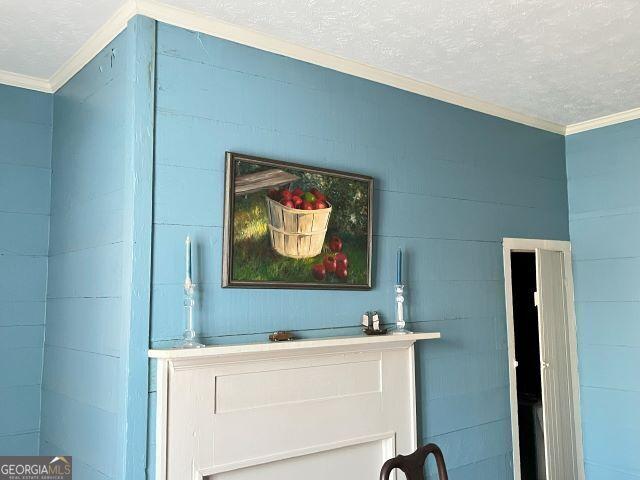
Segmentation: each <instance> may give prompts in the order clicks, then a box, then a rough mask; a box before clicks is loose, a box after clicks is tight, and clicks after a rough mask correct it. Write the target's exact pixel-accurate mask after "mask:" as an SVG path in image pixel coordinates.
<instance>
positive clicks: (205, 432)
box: [151, 334, 437, 480]
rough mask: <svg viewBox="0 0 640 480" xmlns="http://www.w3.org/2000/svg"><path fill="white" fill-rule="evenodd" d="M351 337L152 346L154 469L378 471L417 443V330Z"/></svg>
mask: <svg viewBox="0 0 640 480" xmlns="http://www.w3.org/2000/svg"><path fill="white" fill-rule="evenodd" d="M426 335H431V336H430V337H429V338H437V337H435V336H434V334H426ZM436 335H437V334H436ZM357 340H358V341H357V342H355V344H354V343H353V342H342V343H340V342H339V343H338V344H337V345H336V344H335V343H333V344H331V342H332V340H330V339H328V340H326V343H322V342H321V341H317V340H316V341H314V343H313V344H308V345H312V347H310V348H304V347H301V348H292V346H291V344H289V345H288V346H286V347H283V348H282V349H279V348H277V347H274V348H271V347H270V348H269V351H268V352H265V351H261V350H260V349H258V350H257V351H253V352H246V351H245V352H243V353H242V352H241V353H238V352H237V351H231V350H228V351H226V352H224V353H221V351H220V350H214V349H211V350H210V351H211V353H212V354H211V355H203V354H202V351H200V352H198V353H195V354H194V355H193V356H189V355H186V354H185V353H184V351H176V352H180V353H178V354H177V355H176V356H175V357H173V358H171V357H169V358H167V357H163V356H164V355H166V353H162V354H161V355H155V356H156V357H161V358H159V360H158V361H159V366H158V367H159V368H158V375H159V378H158V425H157V435H158V438H159V440H158V442H157V445H158V447H157V448H158V451H157V456H158V459H157V461H158V464H157V467H158V470H157V478H158V479H159V480H185V479H187V480H201V479H203V478H208V479H210V480H219V479H223V480H231V479H234V480H235V479H243V480H252V479H254V478H256V479H257V478H260V479H262V480H270V479H278V480H286V479H292V480H293V479H296V480H297V479H299V478H304V479H305V480H313V479H315V478H318V480H319V479H321V478H322V479H326V478H376V476H377V475H378V474H379V470H380V467H381V466H382V463H383V462H384V460H386V459H387V458H390V457H392V456H394V455H396V454H397V453H410V452H412V451H413V450H415V448H416V407H415V379H414V352H413V342H414V341H415V340H416V338H410V336H406V338H405V339H404V340H402V341H400V340H398V339H397V338H396V340H391V339H390V340H389V341H386V342H380V341H379V340H378V341H375V342H372V343H369V342H364V343H363V342H361V340H360V337H357ZM220 348H223V347H220ZM151 356H154V354H153V353H152V354H151ZM338 472H339V473H338Z"/></svg>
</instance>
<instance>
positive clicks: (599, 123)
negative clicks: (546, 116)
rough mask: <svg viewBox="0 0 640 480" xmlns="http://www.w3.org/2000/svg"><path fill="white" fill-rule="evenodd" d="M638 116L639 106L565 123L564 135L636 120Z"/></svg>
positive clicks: (639, 113) (639, 115)
mask: <svg viewBox="0 0 640 480" xmlns="http://www.w3.org/2000/svg"><path fill="white" fill-rule="evenodd" d="M639 118H640V107H639V108H632V109H631V110H627V111H625V112H619V113H614V114H612V115H605V116H604V117H599V118H594V119H592V120H587V121H586V122H580V123H574V124H573V125H567V127H566V129H565V135H573V134H575V133H580V132H586V131H588V130H594V129H596V128H602V127H608V126H609V125H616V124H618V123H623V122H628V121H631V120H637V119H639Z"/></svg>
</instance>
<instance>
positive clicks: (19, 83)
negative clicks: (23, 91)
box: [0, 70, 53, 93]
mask: <svg viewBox="0 0 640 480" xmlns="http://www.w3.org/2000/svg"><path fill="white" fill-rule="evenodd" d="M0 83H1V84H3V85H10V86H12V87H20V88H27V89H29V90H37V91H38V92H45V93H52V91H53V90H51V84H50V83H49V80H47V79H45V78H38V77H31V76H29V75H22V74H20V73H13V72H8V71H6V70H0Z"/></svg>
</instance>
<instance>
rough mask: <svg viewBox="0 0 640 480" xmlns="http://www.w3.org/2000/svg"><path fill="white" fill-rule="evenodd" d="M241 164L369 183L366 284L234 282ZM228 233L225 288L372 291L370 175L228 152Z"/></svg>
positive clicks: (225, 236)
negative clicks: (235, 218)
mask: <svg viewBox="0 0 640 480" xmlns="http://www.w3.org/2000/svg"><path fill="white" fill-rule="evenodd" d="M238 161H244V162H249V163H254V164H257V165H262V166H270V167H274V168H283V167H284V168H290V169H297V170H301V171H303V172H309V173H315V174H322V175H330V176H335V177H340V178H345V179H349V180H353V181H360V182H365V183H366V191H367V193H368V199H367V200H366V201H367V229H366V230H367V239H366V264H367V267H366V268H367V270H366V283H362V284H359V283H358V284H355V283H316V282H287V281H266V280H259V281H247V280H234V279H233V255H234V252H233V245H234V243H233V239H234V221H233V216H234V212H235V208H234V207H235V198H236V186H237V183H236V180H237V179H236V175H235V170H236V169H235V165H236V162H238ZM224 197H225V198H224V231H223V245H222V287H224V288H228V287H235V288H281V289H319V290H370V289H371V287H372V281H371V278H372V257H373V178H372V177H370V176H367V175H360V174H355V173H348V172H342V171H338V170H331V169H327V168H319V167H312V166H308V165H303V164H298V163H291V162H283V161H280V160H272V159H268V158H261V157H255V156H252V155H244V154H240V153H234V152H226V155H225V189H224Z"/></svg>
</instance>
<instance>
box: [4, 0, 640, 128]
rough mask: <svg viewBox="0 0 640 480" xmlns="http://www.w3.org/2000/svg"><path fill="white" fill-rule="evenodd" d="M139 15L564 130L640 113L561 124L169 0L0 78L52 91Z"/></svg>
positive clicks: (114, 20)
mask: <svg viewBox="0 0 640 480" xmlns="http://www.w3.org/2000/svg"><path fill="white" fill-rule="evenodd" d="M135 15H145V16H147V17H150V18H153V19H154V20H158V21H161V22H164V23H168V24H171V25H175V26H178V27H182V28H186V29H189V30H193V31H197V32H201V33H206V34H208V35H212V36H215V37H219V38H223V39H226V40H231V41H234V42H237V43H241V44H243V45H248V46H251V47H255V48H258V49H260V50H265V51H267V52H272V53H277V54H280V55H284V56H287V57H291V58H295V59H298V60H302V61H304V62H308V63H313V64H315V65H319V66H322V67H326V68H330V69H332V70H336V71H339V72H343V73H347V74H349V75H354V76H356V77H361V78H365V79H368V80H371V81H374V82H377V83H381V84H384V85H390V86H392V87H396V88H399V89H401V90H406V91H409V92H413V93H416V94H418V95H422V96H425V97H429V98H434V99H436V100H441V101H443V102H446V103H450V104H453V105H458V106H460V107H464V108H468V109H470V110H475V111H477V112H481V113H485V114H487V115H492V116H494V117H499V118H504V119H506V120H510V121H513V122H516V123H521V124H524V125H528V126H530V127H535V128H539V129H541V130H546V131H549V132H553V133H558V134H560V135H571V134H573V133H578V132H582V131H585V130H591V129H593V128H600V127H604V126H607V125H613V124H616V123H620V122H625V121H628V120H633V119H637V118H640V108H636V109H633V110H628V111H626V112H621V113H616V114H613V115H608V116H605V117H601V118H596V119H592V120H589V121H585V122H580V123H576V124H573V125H561V124H559V123H555V122H551V121H548V120H544V119H540V118H536V117H533V116H530V115H526V114H522V113H519V112H516V111H513V110H511V109H509V108H505V107H501V106H499V105H495V104H493V103H490V102H486V101H483V100H480V99H477V98H473V97H470V96H467V95H462V94H459V93H456V92H452V91H449V90H446V89H444V88H441V87H438V86H436V85H432V84H430V83H427V82H422V81H418V80H415V79H412V78H409V77H406V76H403V75H399V74H396V73H392V72H389V71H386V70H383V69H380V68H376V67H372V66H370V65H366V64H364V63H360V62H356V61H354V60H349V59H346V58H342V57H339V56H336V55H332V54H330V53H325V52H322V51H319V50H314V49H312V48H307V47H303V46H301V45H296V44H294V43H291V42H287V41H284V40H279V39H277V38H274V37H271V36H269V35H265V34H262V33H259V32H256V31H253V30H251V29H248V28H244V27H239V26H236V25H232V24H229V23H226V22H222V21H219V20H216V19H214V18H209V17H203V16H202V15H199V14H197V13H195V12H192V11H189V10H185V9H181V8H177V7H173V6H170V5H166V4H164V3H161V2H158V1H155V0H128V1H127V2H125V3H124V4H123V5H122V6H121V7H120V8H119V9H118V10H117V11H116V12H115V13H114V15H113V16H112V17H111V18H110V19H109V20H108V21H107V22H106V23H105V24H104V25H103V26H102V27H101V28H100V29H99V30H98V31H96V33H95V34H94V35H92V36H91V38H89V40H87V42H86V43H85V44H84V45H83V46H82V47H81V48H80V49H78V51H77V52H76V53H75V54H74V55H73V56H72V57H71V58H70V59H69V60H68V61H67V62H65V64H64V65H62V66H61V67H60V68H59V69H58V71H56V72H55V73H54V74H53V75H52V77H51V78H49V79H44V78H35V77H28V76H25V75H19V74H16V73H12V72H7V71H2V70H0V83H4V84H7V85H14V86H17V87H23V88H29V89H32V90H39V91H43V92H49V93H53V92H56V91H57V90H58V89H59V88H60V87H61V86H63V85H64V84H65V83H66V82H67V81H68V80H69V79H70V78H71V77H73V75H75V74H76V73H77V72H78V71H79V70H80V69H81V68H82V67H84V66H85V65H86V64H87V63H88V62H89V61H90V60H91V59H93V58H94V57H95V56H96V55H97V54H98V52H100V50H102V49H103V48H104V47H105V45H107V44H108V43H109V42H110V41H111V40H113V38H115V37H116V36H117V35H118V34H119V33H120V32H121V31H122V30H123V29H124V28H125V27H126V25H127V22H128V21H129V20H130V19H131V18H132V17H133V16H135Z"/></svg>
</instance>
